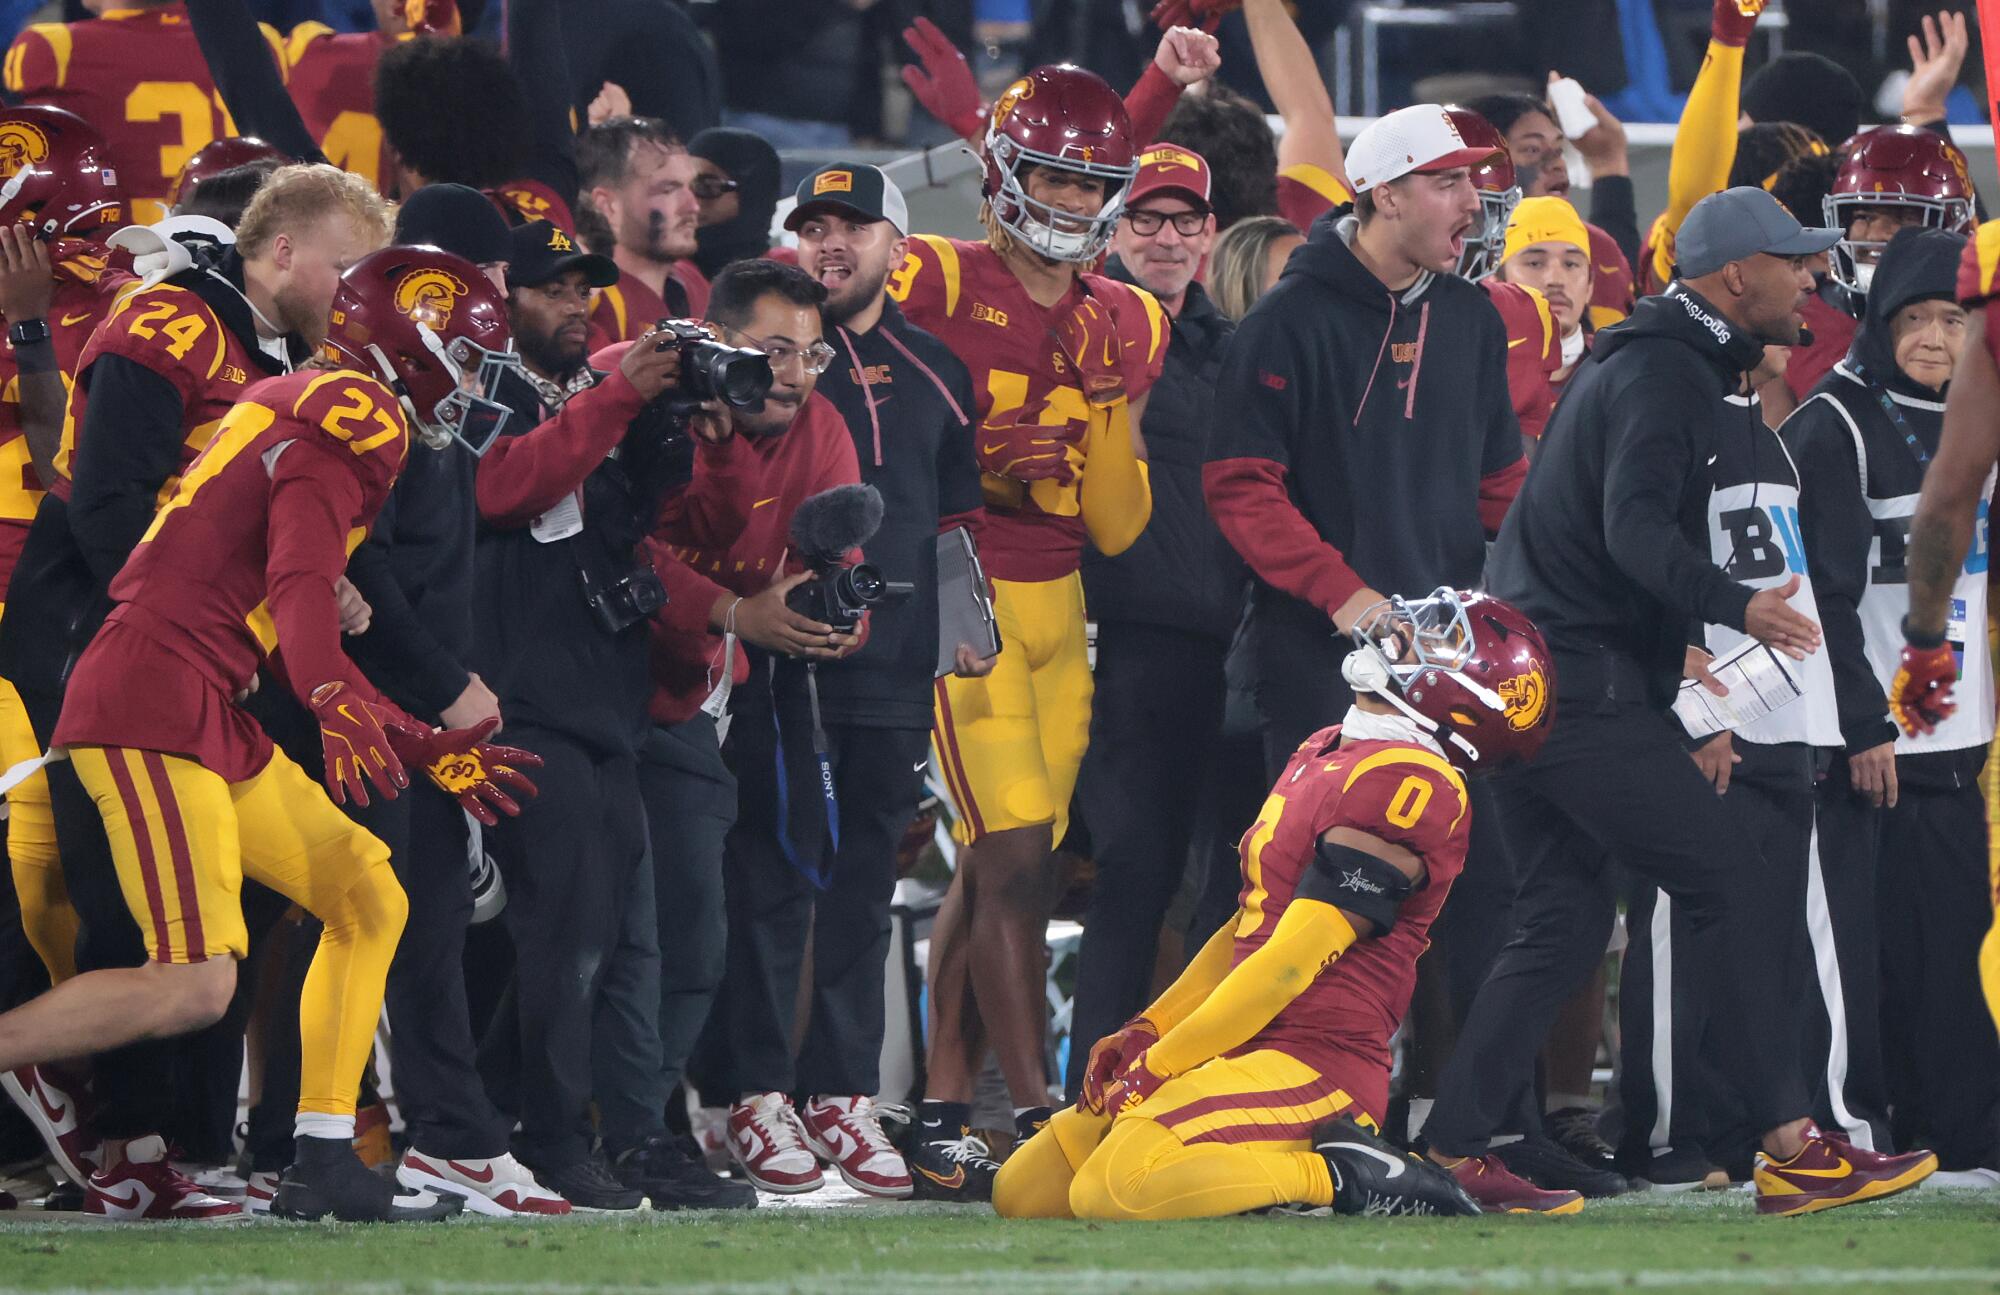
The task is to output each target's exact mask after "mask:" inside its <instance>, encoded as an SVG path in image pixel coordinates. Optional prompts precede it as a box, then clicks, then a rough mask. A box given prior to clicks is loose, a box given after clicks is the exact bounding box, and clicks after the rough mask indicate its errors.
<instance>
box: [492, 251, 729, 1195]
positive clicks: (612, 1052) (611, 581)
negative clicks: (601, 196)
mask: <svg viewBox="0 0 2000 1295" xmlns="http://www.w3.org/2000/svg"><path fill="white" fill-rule="evenodd" d="M615 275H616V269H615V267H613V266H612V265H611V264H610V263H609V262H608V261H606V260H605V259H604V258H602V257H595V256H588V255H585V254H582V253H580V252H578V251H577V249H576V248H575V245H574V244H573V243H572V242H571V241H570V240H569V238H568V237H567V236H566V235H564V234H563V233H562V231H561V230H559V229H557V228H556V227H555V226H554V225H552V224H550V223H549V222H547V221H534V222H530V223H529V224H527V225H524V226H522V227H520V228H519V229H518V230H516V231H515V234H514V246H513V259H512V265H511V267H510V270H509V274H508V280H509V283H510V285H511V288H512V292H511V293H510V295H509V299H508V305H509V315H510V317H511V319H512V322H513V325H514V335H515V342H516V345H517V346H518V348H519V350H520V353H521V359H522V366H523V375H520V376H516V375H510V377H509V379H508V381H507V382H506V384H505V385H504V386H503V387H502V388H501V397H500V398H501V400H502V401H503V403H505V404H506V405H508V406H509V407H511V408H512V409H513V410H514V411H515V413H516V415H517V417H518V419H519V422H520V424H521V425H522V426H524V427H531V428H532V429H533V430H530V431H526V432H524V433H522V434H520V435H515V436H509V435H502V436H501V438H500V439H499V440H497V441H496V442H494V444H493V445H492V446H491V447H490V448H488V449H487V451H486V453H485V455H484V457H483V458H482V459H481V461H480V464H479V471H478V477H477V482H476V484H477V495H478V501H479V515H480V522H481V534H480V539H479V546H478V551H477V558H476V561H477V571H476V578H477V585H478V593H479V597H478V599H477V602H476V611H475V616H476V618H477V634H476V647H475V653H474V656H475V663H476V664H477V666H478V668H479V670H480V673H481V674H482V675H483V676H484V678H485V679H486V681H487V683H488V685H489V686H490V687H491V688H492V689H493V692H494V694H495V695H496V696H497V697H498V698H499V701H500V705H501V707H502V710H503V713H504V714H505V715H506V716H507V720H508V728H507V733H508V738H509V740H510V741H511V742H513V743H515V744H517V745H519V746H522V747H525V748H527V749H529V750H532V751H534V752H535V753H536V754H538V755H540V756H541V757H542V758H543V760H544V761H545V762H546V763H545V766H544V769H543V771H542V772H543V775H544V778H543V785H544V788H545V790H546V791H547V793H548V794H547V795H546V796H544V797H543V798H541V799H540V800H539V801H538V802H537V804H536V805H535V806H534V807H532V808H531V809H530V810H529V811H528V812H527V813H525V814H523V815H522V816H521V817H520V818H518V819H514V820H510V821H509V822H508V824H507V825H506V827H505V828H503V829H501V830H499V831H496V832H494V833H492V834H491V837H490V848H491V852H492V854H493V856H494V859H495V860H496V861H497V862H498V864H499V865H500V868H501V871H502V874H503V875H504V877H505V878H506V883H507V891H508V896H509V902H508V905H507V908H506V920H507V927H508V932H509V934H510V935H512V936H513V940H514V946H515V953H516V961H517V973H516V978H515V982H514V984H513V986H512V987H511V990H510V994H509V1000H510V1001H509V1003H508V1004H506V1005H503V1007H502V1010H501V1014H500V1015H499V1016H498V1017H497V1018H496V1020H495V1024H494V1030H493V1033H492V1035H491V1036H489V1038H488V1040H487V1047H486V1055H485V1056H484V1057H482V1068H483V1069H485V1071H486V1072H487V1075H488V1080H489V1088H491V1089H492V1090H493V1091H494V1093H495V1095H496V1097H498V1096H500V1095H501V1094H503V1093H505V1092H507V1091H508V1088H509V1085H508V1084H507V1083H506V1082H505V1081H506V1080H508V1079H512V1080H513V1081H514V1087H515V1089H516V1094H515V1095H516V1096H517V1097H518V1103H517V1109H518V1113H519V1116H520V1121H521V1129H520V1133H519V1134H518V1136H517V1139H516V1141H517V1147H518V1154H519V1156H520V1159H521V1160H522V1161H523V1162H524V1163H526V1164H527V1165H528V1167H529V1168H530V1169H532V1170H533V1171H534V1172H535V1174H536V1176H537V1177H538V1178H539V1179H540V1180H541V1181H542V1182H543V1183H544V1184H546V1185H547V1186H549V1187H552V1188H554V1189H555V1190H556V1191H558V1192H560V1193H561V1194H562V1195H563V1196H564V1197H566V1198H567V1199H568V1200H569V1201H570V1202H571V1203H572V1204H573V1205H576V1206H579V1207H581V1208H586V1209H634V1208H637V1206H638V1205H639V1204H640V1203H641V1201H642V1199H643V1198H644V1197H645V1196H653V1197H654V1198H655V1199H656V1200H660V1201H662V1203H666V1204H676V1205H678V1204H684V1203H686V1202H685V1201H684V1200H683V1199H682V1193H683V1192H684V1190H685V1187H686V1185H685V1184H684V1183H683V1182H682V1181H681V1180H680V1179H679V1178H678V1177H675V1176H674V1175H673V1174H672V1173H671V1172H670V1171H668V1170H659V1169H657V1167H656V1166H655V1164H654V1161H655V1159H656V1158H657V1156H658V1154H659V1148H660V1147H661V1146H662V1144H663V1142H664V1133H665V1130H664V1129H663V1128H662V1127H661V1124H660V1116H661V1113H662V1111H663V1110H664V1108H665V1104H666V1092H665V1090H664V1089H660V1090H657V1091H650V1090H649V1085H653V1084H657V1081H658V1078H659V1075H660V1073H661V1068H660V1064H659V1054H658V1048H659V1038H658V1033H657V1025H656V1015H655V1008H654V1003H656V1002H657V996H658V992H659V945H658V936H657V932H656V929H655V926H654V923H653V922H651V921H650V920H645V919H647V918H648V917H649V916H650V914H651V912H652V908H653V894H652V888H653V877H652V869H651V866H650V861H649V857H648V850H647V835H646V821H645V817H644V814H643V812H642V810H641V804H640V798H639V782H638V748H639V743H640V741H641V740H642V738H643V737H644V735H645V702H646V692H647V681H646V632H645V628H644V626H645V621H646V618H647V616H648V615H649V614H651V613H652V612H653V611H655V610H657V609H658V608H659V606H660V605H661V604H662V602H663V601H664V600H665V597H666V593H665V590H664V589H663V587H662V585H661V581H660V578H659V576H658V575H657V574H656V573H655V572H654V570H653V568H652V565H651V564H650V563H649V562H648V561H646V559H645V557H644V556H643V554H642V553H641V552H640V547H639V546H640V543H641V541H643V540H644V539H645V538H646V537H647V535H648V534H649V533H650V532H651V531H652V530H653V528H654V526H655V525H656V524H657V522H658V519H660V518H661V517H662V516H663V515H665V516H668V517H669V518H671V519H672V521H673V522H674V524H675V525H676V526H677V527H678V528H679V529H680V530H681V532H682V533H683V534H684V535H685V536H686V537H687V538H691V539H692V538H699V539H701V540H703V541H705V542H710V543H714V542H718V541H723V540H727V539H728V538H729V537H730V535H731V534H733V533H734V531H735V530H736V529H739V528H740V527H741V526H742V523H743V518H744V514H745V512H746V511H747V509H748V503H749V501H748V498H747V496H748V494H749V489H750V486H749V482H748V481H747V480H746V478H745V475H744V472H743V469H744V468H745V467H746V466H747V465H748V462H749V460H748V456H746V455H744V454H743V453H742V450H741V447H740V446H739V445H738V444H736V443H735V441H734V439H733V437H732V434H731V431H730V428H729V426H728V424H727V422H726V421H725V420H724V419H722V418H721V417H719V416H718V413H717V407H715V406H713V405H706V406H700V407H697V408H696V409H695V410H694V411H693V413H692V415H691V416H690V417H689V418H687V419H685V420H683V425H684V426H685V427H686V429H687V431H688V432H689V433H690V436H691V438H692V439H693V440H694V441H695V442H697V443H698V444H699V449H697V450H696V451H695V452H694V462H693V468H692V480H691V482H690V483H689V484H688V485H687V486H686V488H685V489H684V490H680V491H679V492H678V493H674V489H675V483H676V482H681V481H689V474H688V465H687V463H686V459H685V457H684V456H683V455H680V454H678V453H677V450H678V449H684V448H685V443H684V442H675V441H673V439H672V438H670V437H667V436H665V435H663V434H662V433H661V431H660V430H659V429H658V426H657V420H655V419H651V418H642V417H641V416H642V414H645V413H646V412H647V408H648V404H649V402H651V401H653V400H654V398H655V397H658V396H660V395H661V394H662V393H664V392H668V391H670V390H672V389H674V388H676V387H677V386H678V383H679V375H680V371H681V354H680V350H679V348H677V347H675V346H673V345H671V344H668V345H657V344H653V343H652V342H651V341H650V340H649V341H647V342H642V343H640V344H637V345H634V346H632V347H631V348H630V349H628V350H627V351H626V352H625V353H624V355H623V356H622V357H621V358H620V359H619V361H618V364H617V367H616V368H615V369H613V370H611V371H610V372H602V371H599V370H596V369H593V368H591V367H590V366H589V365H588V364H586V362H585V349H584V348H585V345H586V340H587V326H586V323H585V312H586V311H587V309H588V300H589V292H590V287H591V285H592V284H593V283H603V282H606V281H608V280H609V279H611V278H612V277H615ZM510 425H511V420H510ZM739 501H740V502H739ZM600 1025H601V1026H602V1029H601V1030H595V1032H594V1027H597V1026H600ZM516 1054H517V1055H516ZM510 1071H512V1072H513V1073H510ZM613 1072H615V1075H614V1074H613ZM593 1097H595V1098H596V1099H597V1101H598V1107H599V1114H600V1118H601V1124H602V1131H603V1133H604V1139H605V1143H606V1149H607V1151H609V1152H610V1153H611V1154H612V1155H613V1156H614V1157H616V1159H617V1172H616V1175H615V1176H614V1174H613V1172H612V1166H611V1165H609V1164H607V1163H606V1162H605V1160H604V1158H603V1157H602V1156H601V1155H598V1154H596V1153H594V1152H593V1149H592V1147H593V1139H592V1136H591V1130H590V1127H589V1122H588V1121H589V1110H588V1108H589V1105H590V1102H591V1099H592V1098H593ZM663 1198H664V1200H663Z"/></svg>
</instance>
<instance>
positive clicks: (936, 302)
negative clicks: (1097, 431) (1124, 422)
mask: <svg viewBox="0 0 2000 1295" xmlns="http://www.w3.org/2000/svg"><path fill="white" fill-rule="evenodd" d="M1080 278H1081V281H1082V286H1080V287H1073V288H1072V289H1071V290H1070V293H1069V294H1068V295H1067V296H1065V297H1064V298H1063V299H1062V300H1061V301H1059V302H1057V303H1056V304H1055V305H1054V306H1051V307H1048V308H1046V309H1044V308H1043V307H1042V306H1039V305H1037V304H1036V303H1035V300H1034V298H1032V297H1030V296H1029V295H1028V290H1027V289H1026V288H1024V287H1022V286H1021V281H1020V280H1019V279H1016V278H1015V277H1014V275H1013V273H1012V271H1010V270H1008V268H1007V266H1006V264H1005V263H1004V262H1002V261H1001V259H1000V254H999V253H998V252H996V251H994V250H993V248H992V247H990V246H989V245H987V244H985V243H974V242H966V241H964V240H961V239H955V238H938V237H935V236H933V235H930V234H919V235H917V236H916V237H914V238H912V239H911V240H910V251H909V255H908V256H906V257H905V258H904V259H903V264H902V266H901V268H899V269H898V270H897V271H896V272H895V273H894V274H892V275H890V276H889V295H890V296H891V297H893V298H895V299H896V300H897V301H898V302H900V303H902V307H903V312H904V314H906V315H908V316H909V319H910V322H911V323H913V324H915V325H917V326H918V327H919V328H922V329H924V330H926V331H928V332H930V333H931V334H933V335H934V336H936V337H937V338H938V339H939V340H940V341H942V342H943V343H944V344H945V345H946V346H948V347H950V348H951V350H952V353H953V354H955V355H957V356H958V357H959V358H960V359H962V360H964V361H966V364H967V367H969V368H970V369H972V371H973V372H972V382H973V388H974V397H975V399H976V400H977V401H978V403H979V416H978V418H977V420H976V423H977V425H976V426H975V427H974V428H973V429H972V430H973V434H974V435H979V434H981V432H982V431H983V429H984V428H985V427H987V426H992V425H1011V424H1013V423H1015V422H1017V421H1020V420H1021V419H1022V418H1023V416H1024V413H1025V414H1026V415H1031V416H1034V417H1035V418H1036V420H1037V421H1039V422H1042V423H1046V424H1050V425H1054V426H1058V427H1059V426H1062V425H1064V424H1066V423H1071V422H1074V423H1078V424H1081V423H1082V422H1084V421H1085V420H1086V419H1087V418H1088V417H1089V413H1090V410H1089V406H1088V405H1087V403H1086V402H1085V400H1084V396H1083V389H1082V388H1081V387H1079V386H1078V385H1077V384H1076V377H1075V374H1074V372H1073V371H1072V368H1071V366H1070V363H1069V361H1068V360H1067V359H1066V358H1065V357H1064V356H1063V352H1062V344H1061V343H1060V342H1059V341H1058V340H1057V338H1058V334H1057V331H1056V327H1057V325H1058V324H1060V323H1061V322H1062V321H1063V320H1064V319H1066V318H1067V317H1068V315H1069V312H1070V311H1071V310H1073V309H1075V307H1076V304H1077V300H1078V296H1079V294H1081V293H1082V292H1085V291H1088V292H1089V294H1090V295H1091V296H1092V297H1095V298H1096V299H1097V300H1098V301H1100V302H1102V303H1104V304H1105V305H1107V306H1108V307H1109V308H1110V311H1111V316H1112V319H1113V320H1114V321H1115V322H1116V324H1117V328H1118V339H1119V345H1120V347H1121V348H1122V352H1123V368H1124V372H1125V393H1126V395H1127V396H1128V397H1130V398H1131V399H1133V400H1137V399H1138V398H1139V397H1141V396H1143V395H1145V394H1146V392H1147V391H1148V390H1149V389H1150V388H1151V387H1152V385H1153V383H1154V382H1155V381H1156V380H1158V378H1159V376H1160V369H1161V368H1162V366H1163V365H1164V364H1165V362H1166V353H1167V343H1168V341H1169V340H1170V339H1171V336H1172V334H1171V331H1170V329H1169V326H1168V320H1167V313H1166V311H1165V310H1163V309H1161V307H1160V303H1159V302H1157V301H1155V300H1154V299H1153V297H1152V294H1150V293H1148V292H1146V291H1144V290H1143V289H1140V288H1134V287H1130V286H1128V285H1126V284H1123V283H1119V282H1118V281H1116V280H1115V279H1107V278H1105V277H1104V276H1102V275H1098V274H1085V275H1082V276H1080ZM975 448H977V447H975ZM1069 453H1070V464H1071V466H1072V467H1074V468H1075V469H1076V470H1077V472H1078V474H1079V479H1078V480H1077V481H1072V482H1070V483H1069V484H1068V485H1062V484H1059V483H1057V482H1055V481H1036V482H1033V483H1023V482H1019V481H1014V480H1011V479H1009V478H1006V477H1000V476H995V475H993V474H992V473H987V474H985V476H984V478H983V484H984V486H985V491H986V525H985V529H984V530H983V531H982V532H981V534H980V537H979V557H980V561H981V562H983V563H984V564H985V567H986V573H987V574H988V575H990V576H992V577H993V578H994V579H996V580H1017V581H1024V582H1031V581H1039V580H1059V579H1061V578H1062V577H1064V576H1067V575H1070V574H1072V573H1073V572H1075V571H1076V570H1077V569H1078V568H1079V566H1080V565H1081V563H1082V559H1083V544H1084V539H1085V534H1084V526H1083V516H1082V504H1081V502H1080V498H1081V494H1080V491H1081V478H1082V477H1083V476H1087V475H1088V473H1089V471H1090V466H1089V464H1087V463H1085V462H1084V461H1083V451H1082V450H1081V448H1080V447H1072V448H1071V449H1070V452H1069Z"/></svg>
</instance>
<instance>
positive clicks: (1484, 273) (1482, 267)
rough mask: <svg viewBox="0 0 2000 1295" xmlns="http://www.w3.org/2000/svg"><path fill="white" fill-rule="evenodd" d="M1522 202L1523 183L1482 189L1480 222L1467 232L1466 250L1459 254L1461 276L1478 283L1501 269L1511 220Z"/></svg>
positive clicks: (1480, 195)
mask: <svg viewBox="0 0 2000 1295" xmlns="http://www.w3.org/2000/svg"><path fill="white" fill-rule="evenodd" d="M1520 202H1521V187H1520V186H1519V185H1515V186H1514V187H1513V188H1511V189H1481V190H1480V191H1479V221H1480V223H1479V227H1478V228H1477V229H1475V230H1474V231H1472V233H1471V234H1468V235H1467V237H1466V240H1465V251H1463V252H1461V253H1460V254H1459V257H1458V272H1459V275H1460V276H1461V277H1463V278H1467V279H1470V280H1472V281H1473V282H1474V283H1477V282H1479V281H1480V280H1481V279H1484V278H1487V277H1489V276H1491V275H1492V273H1493V272H1494V271H1495V270H1497V269H1499V268H1500V262H1501V260H1502V258H1503V257H1504V255H1505V253H1506V248H1507V222H1508V221H1509V220H1511V219H1513V216H1514V208H1515V207H1517V206H1519V205H1520ZM1474 235H1476V237H1475V236H1474Z"/></svg>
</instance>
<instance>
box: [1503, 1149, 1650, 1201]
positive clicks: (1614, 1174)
mask: <svg viewBox="0 0 2000 1295" xmlns="http://www.w3.org/2000/svg"><path fill="white" fill-rule="evenodd" d="M1493 1154H1494V1155H1495V1156H1498V1157H1499V1158H1500V1163H1501V1164H1503V1165H1505V1166H1507V1168H1508V1169H1510V1170H1512V1171H1513V1172H1514V1173H1516V1174H1518V1175H1520V1176H1521V1177H1523V1178H1525V1179H1527V1180H1528V1181H1529V1182H1531V1183H1533V1184H1534V1185H1535V1186H1537V1187H1540V1188H1542V1189H1543V1190H1545V1191H1551V1192H1576V1193H1578V1194H1579V1195H1581V1196H1582V1197H1584V1198H1585V1199H1586V1200H1600V1199H1602V1198H1604V1197H1607V1196H1623V1195H1624V1194H1625V1193H1626V1192H1629V1191H1631V1190H1632V1181H1631V1180H1630V1179H1629V1178H1627V1177H1625V1175H1624V1174H1621V1173H1619V1172H1618V1171H1617V1170H1615V1169H1608V1168H1599V1167H1597V1166H1595V1165H1588V1164H1585V1163H1584V1162H1583V1161H1581V1160H1578V1159H1577V1158H1576V1157H1575V1156H1573V1155H1571V1154H1570V1153H1569V1152H1568V1151H1566V1150H1564V1149H1563V1148H1562V1147H1561V1146H1559V1145H1557V1144H1556V1143H1554V1142H1551V1141H1550V1140H1549V1139H1547V1138H1545V1137H1542V1136H1540V1135H1534V1136H1531V1137H1526V1138H1523V1139H1521V1140H1520V1141H1519V1142H1508V1143H1505V1144H1503V1145H1501V1146H1496V1147H1494V1148H1493Z"/></svg>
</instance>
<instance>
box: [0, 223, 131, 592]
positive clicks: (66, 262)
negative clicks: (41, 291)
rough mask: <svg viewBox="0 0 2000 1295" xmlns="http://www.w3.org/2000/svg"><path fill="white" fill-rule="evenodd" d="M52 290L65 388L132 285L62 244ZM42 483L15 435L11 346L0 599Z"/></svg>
mask: <svg viewBox="0 0 2000 1295" xmlns="http://www.w3.org/2000/svg"><path fill="white" fill-rule="evenodd" d="M54 250H55V254H56V256H57V258H58V259H57V261H56V266H55V291H54V293H53V294H52V295H51V296H50V298H49V314H48V321H49V334H50V341H51V342H52V343H53V344H54V345H55V349H56V367H57V369H58V371H60V372H61V374H62V376H63V385H64V386H65V387H67V386H69V385H70V380H71V378H72V377H73V376H74V375H75V373H76V366H77V362H78V361H79V360H80V359H82V357H83V349H84V347H85V346H87V345H89V343H90V335H91V332H92V330H93V329H95V328H96V327H97V322H98V321H99V320H100V319H102V318H103V317H104V315H105V313H106V312H108V311H109V310H110V309H111V306H112V303H113V302H114V301H115V300H116V299H117V296H118V294H119V293H120V292H121V291H124V290H126V289H128V288H130V287H131V285H132V284H134V283H135V282H137V280H135V279H133V277H132V276H131V275H129V274H126V273H124V272H123V271H120V270H114V269H111V268H110V267H108V266H107V265H106V264H105V261H104V251H103V249H102V248H100V247H98V246H96V245H95V244H91V243H85V242H82V241H79V240H73V239H64V240H62V241H61V242H58V243H57V244H56V245H55V249H54ZM43 493H44V492H43V488H42V479H41V478H40V477H39V476H37V475H36V474H35V468H34V464H33V463H32V462H31V461H30V459H29V457H28V442H27V438H26V437H24V436H23V435H22V434H21V380H20V366H19V364H18V363H17V362H16V360H15V357H14V344H13V343H12V342H8V343H7V344H6V346H5V348H4V349H0V598H5V597H6V590H7V582H8V581H9V580H11V579H13V577H14V563H15V562H16V561H17V560H18V559H19V558H20V556H21V545H22V543H23V542H25V541H26V539H27V536H28V525H29V523H31V522H33V521H34V519H35V509H37V508H39V507H40V506H41V502H42V494H43Z"/></svg>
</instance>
